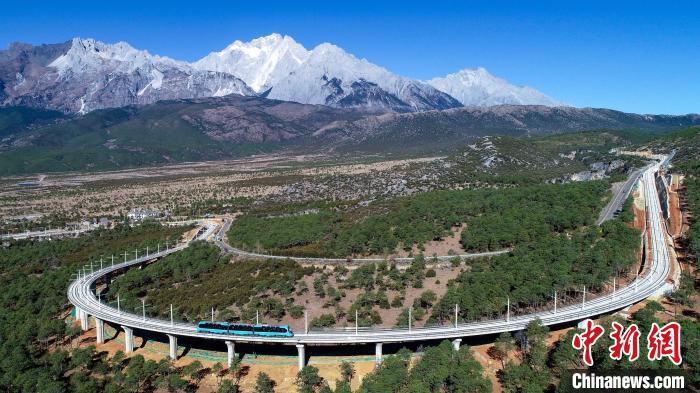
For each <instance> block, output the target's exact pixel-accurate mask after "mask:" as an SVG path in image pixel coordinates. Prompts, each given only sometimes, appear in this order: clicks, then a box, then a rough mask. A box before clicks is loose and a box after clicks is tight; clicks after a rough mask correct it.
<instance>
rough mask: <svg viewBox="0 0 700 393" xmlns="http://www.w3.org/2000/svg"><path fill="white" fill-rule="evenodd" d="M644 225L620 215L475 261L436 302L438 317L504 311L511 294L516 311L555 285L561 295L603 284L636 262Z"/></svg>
mask: <svg viewBox="0 0 700 393" xmlns="http://www.w3.org/2000/svg"><path fill="white" fill-rule="evenodd" d="M639 235H640V234H639V231H637V230H635V229H630V228H629V227H628V226H627V225H625V224H624V223H622V222H621V221H619V220H612V221H608V222H606V223H605V224H603V225H602V226H601V227H600V228H598V227H595V226H591V227H586V228H580V229H578V230H575V231H573V232H571V233H569V234H568V235H567V236H545V237H542V238H540V239H539V240H538V241H537V242H533V243H530V244H529V245H528V246H527V247H522V248H516V249H515V251H514V252H513V253H512V254H510V255H502V256H497V257H493V258H491V259H489V260H479V261H474V262H473V263H471V265H470V270H469V271H466V272H465V273H462V274H461V275H459V276H458V277H457V279H456V280H455V281H454V282H453V283H452V284H448V290H447V293H446V294H445V296H443V298H442V299H440V301H439V302H438V303H437V305H436V306H435V307H434V308H433V314H432V319H433V320H435V321H447V320H450V318H454V317H453V316H452V315H454V314H453V312H454V306H455V304H458V305H459V309H460V317H462V318H466V319H475V318H479V317H481V316H496V315H502V314H503V313H505V311H506V305H507V298H508V297H510V302H511V312H514V310H516V311H517V310H519V309H528V308H531V307H536V306H538V305H541V304H544V303H546V302H548V301H549V300H550V299H551V297H552V295H553V291H554V290H558V292H559V296H560V300H561V299H562V297H563V296H564V295H563V294H565V293H566V291H567V290H573V291H576V290H579V289H580V288H581V287H582V286H584V285H585V286H586V287H587V289H588V290H589V291H594V290H596V289H599V288H601V287H602V286H603V285H604V283H605V282H606V281H607V280H608V279H609V278H610V277H611V276H612V275H613V274H616V273H624V272H626V271H628V270H629V268H630V267H631V266H632V265H633V264H634V263H635V262H636V255H635V252H636V250H637V249H638V248H639Z"/></svg>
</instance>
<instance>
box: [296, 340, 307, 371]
mask: <svg viewBox="0 0 700 393" xmlns="http://www.w3.org/2000/svg"><path fill="white" fill-rule="evenodd" d="M297 355H298V360H299V371H301V369H302V368H304V366H305V365H306V350H305V347H304V344H297Z"/></svg>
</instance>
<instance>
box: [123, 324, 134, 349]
mask: <svg viewBox="0 0 700 393" xmlns="http://www.w3.org/2000/svg"><path fill="white" fill-rule="evenodd" d="M122 329H123V330H124V352H126V353H131V352H134V329H132V328H130V327H126V326H122Z"/></svg>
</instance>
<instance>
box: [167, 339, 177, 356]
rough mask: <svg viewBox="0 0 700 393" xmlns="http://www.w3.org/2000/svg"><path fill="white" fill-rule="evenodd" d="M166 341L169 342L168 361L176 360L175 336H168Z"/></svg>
mask: <svg viewBox="0 0 700 393" xmlns="http://www.w3.org/2000/svg"><path fill="white" fill-rule="evenodd" d="M168 341H169V342H170V352H169V353H168V354H169V355H170V359H172V360H177V336H174V335H172V334H168Z"/></svg>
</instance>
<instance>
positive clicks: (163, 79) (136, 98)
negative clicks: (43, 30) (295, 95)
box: [0, 38, 255, 113]
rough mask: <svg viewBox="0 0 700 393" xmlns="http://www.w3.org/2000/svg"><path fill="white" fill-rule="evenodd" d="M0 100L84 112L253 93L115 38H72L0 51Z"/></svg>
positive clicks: (221, 77)
mask: <svg viewBox="0 0 700 393" xmlns="http://www.w3.org/2000/svg"><path fill="white" fill-rule="evenodd" d="M0 87H2V88H3V89H2V95H1V96H0V98H1V99H2V104H4V105H23V106H31V107H38V108H47V109H56V110H60V111H63V112H66V113H76V112H77V113H87V112H90V111H92V110H95V109H102V108H113V107H121V106H126V105H133V104H150V103H153V102H156V101H160V100H167V99H177V98H197V97H212V96H225V95H229V94H241V95H254V94H255V93H254V92H253V90H251V89H250V88H249V87H248V86H247V85H246V84H245V82H243V81H242V80H240V79H238V78H236V77H235V76H233V75H231V74H228V73H223V72H215V71H201V70H198V69H195V68H193V67H192V66H190V65H189V64H187V63H184V62H180V61H176V60H173V59H170V58H167V57H160V56H153V55H151V54H149V53H148V52H147V51H140V50H136V49H134V48H132V47H131V46H129V44H127V43H124V42H120V43H117V44H114V45H109V44H105V43H102V42H99V41H95V40H92V39H80V38H75V39H73V40H72V41H70V42H66V43H64V44H57V45H42V46H36V47H35V46H31V45H26V44H13V45H12V46H11V47H10V48H9V49H8V50H7V51H2V52H0Z"/></svg>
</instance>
